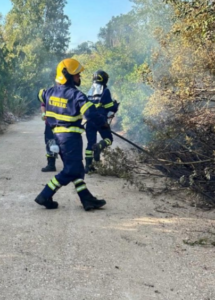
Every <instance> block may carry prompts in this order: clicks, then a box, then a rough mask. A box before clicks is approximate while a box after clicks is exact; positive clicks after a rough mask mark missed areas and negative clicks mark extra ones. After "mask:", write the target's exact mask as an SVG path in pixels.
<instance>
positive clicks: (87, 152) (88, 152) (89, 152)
mask: <svg viewBox="0 0 215 300" xmlns="http://www.w3.org/2000/svg"><path fill="white" fill-rule="evenodd" d="M92 153H93V151H92V150H85V154H92Z"/></svg>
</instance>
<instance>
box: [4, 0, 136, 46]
mask: <svg viewBox="0 0 215 300" xmlns="http://www.w3.org/2000/svg"><path fill="white" fill-rule="evenodd" d="M2 2H4V4H3V5H1V7H0V13H2V14H3V15H6V14H7V13H8V11H9V10H10V9H11V8H12V4H11V1H10V0H2ZM131 9H132V2H130V1H129V0H67V5H66V7H65V14H66V15H68V16H69V18H70V20H71V21H72V26H71V28H70V32H71V44H70V48H74V47H76V46H77V45H78V44H80V43H82V42H86V41H92V42H96V41H97V35H98V33H99V29H100V28H101V27H104V26H105V25H106V24H107V23H108V22H109V21H110V20H111V18H112V17H113V16H119V15H120V14H126V13H128V12H129V11H130V10H131Z"/></svg>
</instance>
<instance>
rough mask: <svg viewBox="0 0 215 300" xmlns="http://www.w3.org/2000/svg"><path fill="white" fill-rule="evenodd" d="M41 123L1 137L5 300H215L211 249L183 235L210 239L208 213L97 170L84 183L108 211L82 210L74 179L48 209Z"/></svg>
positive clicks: (214, 236) (0, 267) (1, 292)
mask: <svg viewBox="0 0 215 300" xmlns="http://www.w3.org/2000/svg"><path fill="white" fill-rule="evenodd" d="M43 129H44V124H43V122H42V121H41V120H40V118H39V117H35V118H33V119H32V120H30V121H26V122H20V123H17V124H14V125H11V126H10V127H9V129H8V130H7V132H6V133H5V134H4V135H2V136H0V299H1V300H96V299H102V300H127V299H128V300H154V299H158V300H161V299H162V300H182V299H183V300H214V299H215V279H214V276H215V272H214V271H215V249H214V247H213V246H212V245H206V246H200V245H195V246H190V245H188V244H186V243H185V242H184V241H188V240H190V241H199V239H201V238H203V239H204V238H205V237H206V236H207V237H209V232H211V233H210V238H211V240H210V239H209V238H208V240H207V243H208V244H210V242H211V241H214V240H215V212H214V211H210V212H203V211H201V210H197V209H196V208H195V207H191V206H190V204H189V202H188V201H187V200H186V197H183V195H182V196H181V195H180V194H178V195H175V196H168V195H166V196H165V195H161V196H159V197H152V196H150V195H147V194H146V193H143V192H138V191H137V190H135V189H129V188H127V187H124V181H123V180H121V179H117V178H113V177H101V176H99V175H87V176H86V182H87V184H88V187H89V189H90V190H91V191H92V192H93V193H94V194H95V195H97V196H99V197H102V198H105V199H106V200H107V205H106V206H105V208H104V209H102V210H99V211H94V212H85V211H84V210H83V208H82V206H81V205H80V202H79V200H78V198H77V195H76V194H75V191H74V188H73V186H72V184H71V185H68V186H67V187H64V188H62V189H61V190H59V191H58V193H57V195H56V196H55V199H57V200H58V201H59V204H60V207H59V209H58V210H55V211H49V210H46V209H44V208H42V207H40V206H38V205H37V204H36V203H35V202H34V198H35V197H36V195H37V194H38V193H39V192H40V191H41V189H42V188H43V186H44V185H45V184H46V183H47V181H49V179H50V178H51V177H52V176H53V174H54V173H52V174H50V173H47V174H46V173H42V172H41V171H40V170H41V167H43V166H44V164H45V149H44V141H43ZM83 137H84V136H83ZM115 144H117V140H115ZM61 166H62V164H61V162H60V159H58V161H57V168H58V170H60V169H61ZM149 181H150V178H149V180H148V182H149ZM157 184H160V183H159V181H158V182H157Z"/></svg>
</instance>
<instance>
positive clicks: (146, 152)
mask: <svg viewBox="0 0 215 300" xmlns="http://www.w3.org/2000/svg"><path fill="white" fill-rule="evenodd" d="M111 133H113V134H114V135H116V136H117V137H119V138H120V139H122V140H124V141H126V142H127V143H129V144H131V145H132V146H134V147H135V148H137V149H138V150H140V151H142V152H143V153H145V154H147V155H148V156H150V157H151V158H153V159H154V160H155V161H157V162H159V164H160V161H159V160H158V159H156V158H155V157H154V156H153V155H152V154H151V153H150V152H148V151H147V150H145V149H143V148H142V147H140V146H138V145H137V144H135V143H133V142H132V141H130V140H128V139H126V138H124V137H123V136H121V135H120V134H118V133H116V132H114V131H113V130H111Z"/></svg>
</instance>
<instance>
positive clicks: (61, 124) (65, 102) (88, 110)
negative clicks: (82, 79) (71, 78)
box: [38, 85, 106, 133]
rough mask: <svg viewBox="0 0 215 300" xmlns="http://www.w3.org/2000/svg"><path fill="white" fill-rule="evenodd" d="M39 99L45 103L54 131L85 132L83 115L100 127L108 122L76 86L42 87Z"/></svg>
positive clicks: (48, 120) (48, 119)
mask: <svg viewBox="0 0 215 300" xmlns="http://www.w3.org/2000/svg"><path fill="white" fill-rule="evenodd" d="M38 99H39V100H40V101H41V102H42V103H45V106H46V117H47V122H48V124H49V125H50V126H51V128H52V130H53V132H54V133H61V132H77V133H82V132H84V127H83V125H81V122H82V118H83V115H84V117H85V119H86V120H87V121H88V120H90V121H93V123H94V124H95V125H96V127H98V128H100V127H101V126H103V125H104V124H105V123H106V120H105V118H104V116H102V115H100V114H99V113H98V111H97V109H96V107H95V105H94V104H93V103H92V102H90V101H89V100H88V98H87V97H86V95H85V94H83V93H82V92H81V91H79V90H78V89H77V88H75V87H71V86H68V85H56V86H53V87H51V88H48V89H47V90H45V89H41V90H40V91H39V94H38Z"/></svg>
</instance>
